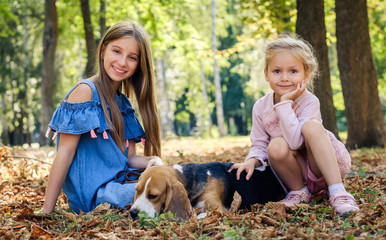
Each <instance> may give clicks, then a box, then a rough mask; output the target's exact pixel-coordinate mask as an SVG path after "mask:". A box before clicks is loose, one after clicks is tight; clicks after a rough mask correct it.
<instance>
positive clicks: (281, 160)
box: [268, 138, 311, 206]
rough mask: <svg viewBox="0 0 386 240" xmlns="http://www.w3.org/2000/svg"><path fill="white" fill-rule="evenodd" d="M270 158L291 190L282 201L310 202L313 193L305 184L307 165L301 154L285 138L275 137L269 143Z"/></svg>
mask: <svg viewBox="0 0 386 240" xmlns="http://www.w3.org/2000/svg"><path fill="white" fill-rule="evenodd" d="M268 158H269V162H270V165H271V166H272V168H273V169H274V170H275V172H276V174H277V175H278V177H279V178H280V179H281V180H282V182H283V183H284V184H285V185H287V187H289V188H290V190H291V191H290V192H289V193H288V194H287V196H286V197H285V198H284V199H283V200H281V201H280V202H281V203H283V204H285V205H287V206H293V205H294V204H298V203H300V202H309V201H310V200H311V194H310V192H309V191H308V189H307V187H306V186H305V184H304V178H303V176H305V169H306V168H305V167H306V165H305V161H304V159H303V157H302V156H301V154H300V153H299V152H298V151H293V150H291V149H290V148H289V146H288V144H287V142H286V141H285V139H284V138H275V139H273V140H272V141H271V142H270V144H269V145H268Z"/></svg>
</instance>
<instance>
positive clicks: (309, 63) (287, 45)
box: [264, 34, 318, 92]
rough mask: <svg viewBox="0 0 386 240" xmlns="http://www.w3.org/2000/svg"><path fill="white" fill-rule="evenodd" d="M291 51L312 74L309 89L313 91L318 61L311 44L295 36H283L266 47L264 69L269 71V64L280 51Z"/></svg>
mask: <svg viewBox="0 0 386 240" xmlns="http://www.w3.org/2000/svg"><path fill="white" fill-rule="evenodd" d="M283 50H289V51H291V53H293V54H295V55H296V56H297V57H300V58H301V59H302V61H303V66H304V70H305V71H306V72H308V73H309V74H310V80H309V81H308V83H307V88H308V90H310V91H311V92H312V91H313V80H314V78H315V77H316V76H317V74H318V60H317V58H316V56H315V53H314V50H313V48H312V46H311V44H310V43H308V42H307V41H305V40H303V39H301V38H300V37H299V36H297V35H295V34H293V35H289V34H282V35H280V37H279V38H278V39H276V40H275V41H273V42H269V43H267V44H266V45H265V47H264V52H265V65H264V69H265V70H268V64H269V61H270V60H271V58H272V57H273V56H274V55H275V54H276V53H277V52H280V51H283Z"/></svg>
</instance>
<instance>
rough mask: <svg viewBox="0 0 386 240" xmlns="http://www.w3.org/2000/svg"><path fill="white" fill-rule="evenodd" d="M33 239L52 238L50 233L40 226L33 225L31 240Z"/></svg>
mask: <svg viewBox="0 0 386 240" xmlns="http://www.w3.org/2000/svg"><path fill="white" fill-rule="evenodd" d="M32 239H52V236H51V234H50V233H49V232H47V231H46V230H44V229H43V228H42V227H39V226H38V225H36V224H33V225H32V233H31V236H30V240H32Z"/></svg>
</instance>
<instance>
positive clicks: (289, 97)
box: [280, 80, 306, 101]
mask: <svg viewBox="0 0 386 240" xmlns="http://www.w3.org/2000/svg"><path fill="white" fill-rule="evenodd" d="M305 90H306V83H305V82H304V80H303V81H302V82H301V83H298V85H297V86H296V89H295V90H293V91H291V92H289V93H286V94H284V95H283V96H281V99H280V101H285V100H295V99H296V98H298V97H299V96H300V95H302V94H303V92H304V91H305Z"/></svg>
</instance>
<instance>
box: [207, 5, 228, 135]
mask: <svg viewBox="0 0 386 240" xmlns="http://www.w3.org/2000/svg"><path fill="white" fill-rule="evenodd" d="M211 10H212V51H213V68H214V85H215V89H216V113H217V125H218V129H219V131H220V136H221V137H224V136H226V135H227V132H226V130H225V126H224V109H223V103H222V93H221V79H220V71H219V69H218V66H217V59H216V56H217V37H216V0H212V7H211Z"/></svg>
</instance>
